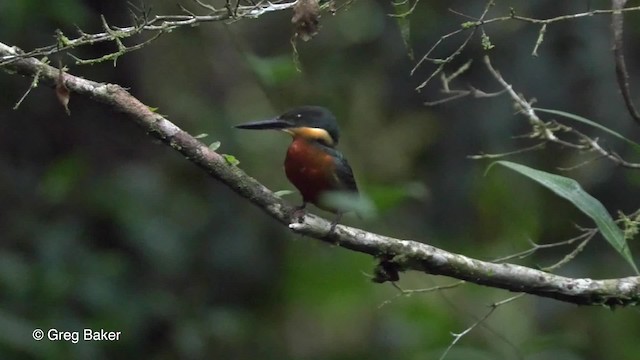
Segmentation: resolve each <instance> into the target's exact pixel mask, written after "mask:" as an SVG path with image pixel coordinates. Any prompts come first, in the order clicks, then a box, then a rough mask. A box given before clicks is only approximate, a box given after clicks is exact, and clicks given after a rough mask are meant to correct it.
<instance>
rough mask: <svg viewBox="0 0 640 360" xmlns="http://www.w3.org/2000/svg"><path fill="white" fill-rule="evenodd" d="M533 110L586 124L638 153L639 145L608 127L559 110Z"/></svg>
mask: <svg viewBox="0 0 640 360" xmlns="http://www.w3.org/2000/svg"><path fill="white" fill-rule="evenodd" d="M533 110H535V111H540V112H545V113H549V114H554V115H559V116H562V117H565V118H567V119H571V120H575V121H577V122H581V123H583V124H587V125H589V126H592V127H594V128H596V129H600V130H602V131H604V132H606V133H607V134H610V135H613V136H615V137H617V138H618V139H620V140H622V141H624V142H626V143H627V144H629V145H631V146H632V147H633V148H634V149H635V150H636V151H639V152H640V144H638V143H636V142H634V141H632V140H629V139H628V138H626V137H624V136H622V135H620V134H619V133H617V132H615V131H613V130H611V129H609V128H608V127H605V126H602V125H600V124H598V123H597V122H595V121H592V120H589V119H587V118H584V117H582V116H579V115H576V114H571V113H568V112H564V111H560V110H553V109H542V108H533Z"/></svg>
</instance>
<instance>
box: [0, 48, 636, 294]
mask: <svg viewBox="0 0 640 360" xmlns="http://www.w3.org/2000/svg"><path fill="white" fill-rule="evenodd" d="M17 51H18V50H16V49H15V48H13V47H10V46H7V45H5V44H3V43H0V56H13V55H15V54H17ZM2 68H3V69H4V70H8V72H10V73H17V74H21V75H24V76H28V77H34V76H36V74H39V78H40V83H42V84H45V85H47V86H50V87H54V86H55V84H56V81H57V78H58V76H59V75H60V72H59V70H58V69H56V68H54V67H51V66H49V65H47V64H44V63H43V62H41V61H39V60H37V59H35V58H24V59H19V60H16V61H14V62H12V63H11V64H7V65H5V66H3V67H2ZM63 81H64V84H65V85H66V87H67V88H68V89H69V91H71V92H72V93H75V94H77V95H82V96H86V97H87V98H90V99H92V100H94V101H97V102H100V103H104V104H107V105H108V106H110V107H111V108H112V109H113V110H115V111H118V112H121V113H124V114H125V115H126V116H127V117H128V118H130V119H131V120H132V121H134V122H136V123H137V124H138V125H139V126H140V127H142V128H143V129H144V130H145V131H146V132H148V133H149V134H150V135H152V136H154V137H156V138H158V139H160V140H161V141H162V142H163V143H165V144H166V145H168V146H171V147H172V148H173V149H175V150H176V151H178V152H179V153H181V154H183V155H184V156H185V157H186V158H187V159H188V160H189V161H191V162H193V163H194V164H195V165H197V166H199V167H201V168H202V169H203V170H205V171H206V172H208V173H209V174H210V175H211V176H212V177H213V178H215V179H216V180H218V181H220V182H222V183H224V184H226V185H227V186H228V187H229V188H230V189H231V190H233V191H234V192H236V193H237V194H238V195H240V196H242V197H243V198H245V199H246V200H248V201H250V202H251V203H253V204H254V205H256V206H257V207H259V208H261V209H262V210H263V211H264V212H265V213H267V214H268V215H269V216H271V217H273V218H274V219H276V220H277V221H278V222H280V223H282V224H283V225H287V226H288V227H289V228H290V229H291V230H293V231H294V232H296V233H299V234H302V235H307V236H309V237H312V238H315V239H319V240H321V241H324V242H327V243H331V244H337V245H339V246H340V247H342V248H345V249H348V250H352V251H358V252H362V253H366V254H370V255H373V256H375V257H377V258H379V259H380V265H379V267H380V266H384V267H385V271H389V270H391V271H407V270H415V271H421V272H425V273H427V274H435V275H445V276H449V277H453V278H457V279H460V280H465V281H468V282H473V283H476V284H480V285H486V286H491V287H495V288H501V289H506V290H509V291H514V292H525V293H529V294H533V295H538V296H542V297H547V298H553V299H558V300H561V301H566V302H570V303H575V304H583V305H610V306H613V305H623V306H625V305H636V304H637V302H638V301H639V300H640V277H639V276H634V277H626V278H620V279H608V280H593V279H587V278H582V279H574V278H568V277H563V276H558V275H554V274H550V273H547V272H544V271H540V270H535V269H531V268H528V267H525V266H520V265H515V264H507V263H501V264H496V263H491V262H485V261H481V260H476V259H472V258H469V257H467V256H464V255H459V254H454V253H451V252H447V251H444V250H441V249H438V248H436V247H433V246H430V245H427V244H424V243H420V242H417V241H410V240H399V239H394V238H391V237H387V236H383V235H379V234H375V233H370V232H367V231H365V230H361V229H357V228H352V227H347V226H342V225H339V226H337V227H336V229H335V231H334V232H332V233H330V234H329V233H328V231H329V228H330V226H331V224H330V222H329V221H327V220H325V219H323V218H320V217H317V216H315V215H310V214H309V215H306V216H305V217H304V219H303V220H302V222H298V221H297V220H298V219H296V218H295V216H293V214H294V211H295V208H294V207H293V206H291V205H288V204H286V203H284V202H283V201H282V200H281V199H280V198H278V197H277V196H276V195H275V194H274V193H273V192H271V191H270V190H269V189H267V188H266V187H265V186H264V185H262V184H260V183H259V182H258V181H256V180H255V179H253V178H251V177H250V176H248V175H247V174H245V173H244V172H243V171H242V170H240V169H239V168H238V167H236V166H233V165H232V164H229V163H228V162H227V161H226V160H225V158H224V157H223V156H222V155H220V154H218V153H216V152H215V151H213V150H211V149H209V148H208V147H207V146H206V145H205V144H203V143H201V142H200V141H198V140H197V139H195V138H194V137H192V136H191V135H189V134H188V133H186V132H185V131H183V130H182V129H180V128H179V127H177V126H176V125H174V124H173V123H171V122H170V121H168V120H167V119H166V118H164V117H163V116H162V115H160V114H157V113H154V112H153V111H151V110H150V109H149V108H148V107H147V106H146V105H144V104H143V103H142V102H140V101H139V100H138V99H136V98H135V97H133V96H132V95H131V94H129V93H128V92H127V91H126V90H125V89H123V88H122V87H120V86H118V85H113V84H104V83H98V82H95V81H91V80H87V79H83V78H80V77H76V76H73V75H70V74H68V73H65V74H64V80H63ZM377 270H379V269H377ZM396 276H397V274H396Z"/></svg>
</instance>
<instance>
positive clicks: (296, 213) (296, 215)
mask: <svg viewBox="0 0 640 360" xmlns="http://www.w3.org/2000/svg"><path fill="white" fill-rule="evenodd" d="M305 206H307V203H303V204H302V205H300V206H296V207H295V210H293V213H292V214H291V218H292V220H293V219H295V220H294V221H296V222H298V223H299V224H302V223H303V222H304V216H305V215H306V214H307V213H306V211H304V208H305Z"/></svg>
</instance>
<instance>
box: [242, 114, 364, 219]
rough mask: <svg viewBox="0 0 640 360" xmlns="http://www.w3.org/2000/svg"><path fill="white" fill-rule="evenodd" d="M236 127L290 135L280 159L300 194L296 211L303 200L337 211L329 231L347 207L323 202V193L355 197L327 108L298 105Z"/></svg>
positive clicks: (352, 179)
mask: <svg viewBox="0 0 640 360" xmlns="http://www.w3.org/2000/svg"><path fill="white" fill-rule="evenodd" d="M236 128H239V129H251V130H280V131H284V132H286V133H288V134H289V135H291V136H292V137H293V141H292V142H291V145H290V146H289V149H288V150H287V156H286V158H285V160H284V171H285V174H286V175H287V178H288V179H289V181H290V182H291V183H292V184H293V185H294V186H295V187H296V188H297V189H298V190H299V191H300V194H301V195H302V204H301V205H300V206H298V207H296V210H297V212H300V211H303V210H304V208H305V207H306V205H307V203H312V204H314V205H315V206H317V207H318V208H320V209H323V210H326V211H329V212H333V213H335V214H337V216H336V219H335V220H334V221H333V222H332V223H331V231H333V230H334V229H335V226H336V225H337V223H338V221H340V219H341V217H342V214H343V213H344V212H345V211H346V210H348V209H344V208H341V209H340V208H337V207H336V206H335V205H332V204H331V203H329V204H327V201H326V198H327V196H326V195H329V194H331V193H345V194H348V195H349V196H353V195H355V196H357V195H358V186H357V185H356V181H355V179H354V177H353V171H352V170H351V166H349V163H348V162H347V159H345V157H344V156H343V155H342V153H341V152H340V151H338V150H336V146H337V145H338V140H339V139H340V133H339V130H338V123H337V121H336V118H335V116H334V115H333V114H332V113H331V111H329V110H328V109H326V108H324V107H321V106H302V107H298V108H294V109H291V110H289V111H287V112H285V113H284V114H282V115H280V116H278V117H276V118H273V119H270V120H262V121H254V122H249V123H245V124H241V125H236Z"/></svg>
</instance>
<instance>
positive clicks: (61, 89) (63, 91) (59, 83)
mask: <svg viewBox="0 0 640 360" xmlns="http://www.w3.org/2000/svg"><path fill="white" fill-rule="evenodd" d="M70 94H71V92H70V91H69V88H67V85H65V83H64V69H62V68H60V72H59V73H58V80H56V96H57V97H58V101H60V103H61V104H62V106H64V110H65V112H66V113H67V115H71V111H69V97H70Z"/></svg>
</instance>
